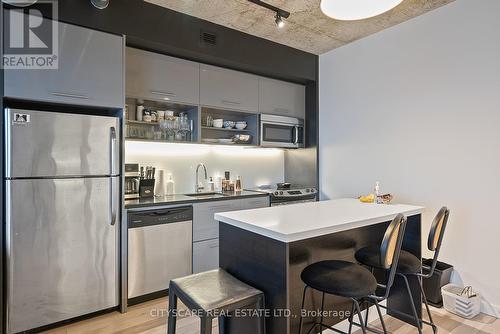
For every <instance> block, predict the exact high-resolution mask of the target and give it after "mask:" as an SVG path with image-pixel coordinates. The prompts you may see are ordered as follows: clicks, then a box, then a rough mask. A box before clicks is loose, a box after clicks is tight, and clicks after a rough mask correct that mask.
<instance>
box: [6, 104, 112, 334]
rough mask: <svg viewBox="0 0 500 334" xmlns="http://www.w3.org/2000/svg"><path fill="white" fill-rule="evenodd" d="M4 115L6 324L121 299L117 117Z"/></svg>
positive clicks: (48, 319) (51, 318) (20, 326)
mask: <svg viewBox="0 0 500 334" xmlns="http://www.w3.org/2000/svg"><path fill="white" fill-rule="evenodd" d="M4 115H5V117H6V120H5V126H6V129H5V133H6V138H5V145H6V147H5V152H6V159H5V163H6V165H5V170H6V180H5V183H6V249H7V256H6V260H7V267H6V269H7V332H8V333H17V332H20V331H24V330H28V329H32V328H38V327H41V326H45V325H48V324H52V323H56V322H59V321H63V320H67V319H70V318H74V317H78V316H81V315H85V314H89V313H92V312H96V311H99V310H104V309H107V308H111V307H114V306H117V305H118V300H119V298H118V294H119V292H118V230H119V221H120V220H119V215H120V214H119V211H120V210H119V207H120V190H119V189H120V186H119V184H120V153H119V152H120V149H119V147H120V144H119V143H120V138H119V134H120V131H119V130H120V121H119V119H118V118H115V117H108V116H90V115H83V114H67V113H56V112H47V111H33V110H15V109H6V110H5V113H4Z"/></svg>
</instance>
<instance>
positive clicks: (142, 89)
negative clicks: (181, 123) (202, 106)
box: [126, 48, 200, 105]
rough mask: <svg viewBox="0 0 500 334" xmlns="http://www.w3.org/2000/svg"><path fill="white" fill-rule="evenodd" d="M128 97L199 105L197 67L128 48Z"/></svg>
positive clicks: (157, 54)
mask: <svg viewBox="0 0 500 334" xmlns="http://www.w3.org/2000/svg"><path fill="white" fill-rule="evenodd" d="M126 62H127V66H126V81H127V84H126V92H127V96H128V97H134V98H141V99H146V100H164V101H169V102H177V103H184V104H192V105H198V104H199V96H200V84H199V80H200V79H199V75H200V65H199V64H198V63H194V62H191V61H187V60H183V59H178V58H172V57H169V56H165V55H162V54H159V53H153V52H147V51H143V50H139V49H133V48H127V52H126Z"/></svg>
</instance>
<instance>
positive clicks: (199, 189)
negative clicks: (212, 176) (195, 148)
mask: <svg viewBox="0 0 500 334" xmlns="http://www.w3.org/2000/svg"><path fill="white" fill-rule="evenodd" d="M200 167H203V170H204V171H205V181H206V180H207V179H208V176H207V167H205V165H204V164H202V163H201V162H200V163H199V164H198V166H196V183H195V186H194V190H195V191H196V192H197V193H200V192H201V191H202V190H203V189H205V187H203V186H202V185H201V184H200V183H199V181H198V180H199V178H198V170H199V169H200Z"/></svg>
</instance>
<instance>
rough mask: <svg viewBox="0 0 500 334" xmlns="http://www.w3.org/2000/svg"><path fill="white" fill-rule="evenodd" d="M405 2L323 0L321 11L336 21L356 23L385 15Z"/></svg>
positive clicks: (389, 0) (393, 0) (399, 0)
mask: <svg viewBox="0 0 500 334" xmlns="http://www.w3.org/2000/svg"><path fill="white" fill-rule="evenodd" d="M402 1H403V0H321V11H322V12H323V13H324V14H325V15H327V16H329V17H331V18H333V19H336V20H343V21H354V20H362V19H366V18H369V17H373V16H377V15H380V14H382V13H385V12H387V11H389V10H391V9H393V8H394V7H396V6H397V5H399V4H400V3H401V2H402Z"/></svg>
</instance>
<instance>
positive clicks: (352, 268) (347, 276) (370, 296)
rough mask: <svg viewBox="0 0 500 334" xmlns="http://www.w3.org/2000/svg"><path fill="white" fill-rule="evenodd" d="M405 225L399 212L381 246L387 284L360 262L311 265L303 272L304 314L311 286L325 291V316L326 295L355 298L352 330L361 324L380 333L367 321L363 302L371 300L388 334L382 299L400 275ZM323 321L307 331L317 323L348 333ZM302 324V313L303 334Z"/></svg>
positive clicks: (362, 327)
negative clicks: (354, 319) (363, 312)
mask: <svg viewBox="0 0 500 334" xmlns="http://www.w3.org/2000/svg"><path fill="white" fill-rule="evenodd" d="M405 228H406V218H405V217H404V216H403V215H401V214H399V215H397V216H396V217H395V218H394V219H393V220H392V222H391V223H390V224H389V227H388V228H387V230H386V232H385V234H384V239H383V240H382V244H381V245H380V249H379V252H380V254H381V259H382V261H381V262H382V263H383V267H384V268H385V269H387V270H389V272H390V274H389V276H388V280H387V284H385V285H383V284H378V283H377V280H376V278H375V276H373V274H372V273H371V272H370V271H369V270H368V269H366V268H364V267H363V266H361V265H359V264H356V263H352V262H348V261H339V260H329V261H321V262H317V263H313V264H311V265H309V266H307V267H306V268H305V269H304V270H303V271H302V274H301V278H302V281H303V282H304V283H305V284H306V286H305V287H304V292H303V296H302V306H301V315H302V314H303V312H302V310H303V309H304V302H305V298H306V292H307V289H309V288H310V289H314V290H317V291H319V292H321V293H322V298H321V314H322V315H323V314H324V301H325V294H330V295H335V296H340V297H345V298H349V299H350V300H351V301H352V308H351V314H350V316H349V333H351V330H352V325H356V326H359V327H361V330H362V331H363V333H366V330H367V329H368V330H370V331H375V332H378V331H377V330H375V329H372V328H368V326H367V325H366V324H364V323H363V318H362V315H361V307H360V302H363V301H366V300H370V301H372V302H373V303H374V304H375V306H376V308H377V312H378V314H379V317H380V320H381V321H382V327H383V329H384V333H387V330H386V327H385V324H384V320H383V319H382V313H381V311H380V307H379V304H378V302H379V301H380V300H384V299H386V298H387V297H388V296H389V293H390V289H391V286H392V284H393V282H394V277H395V275H396V268H397V263H398V260H399V254H400V251H401V246H402V244H403V236H404V231H405ZM378 288H379V289H381V290H382V292H384V294H383V295H382V296H378V295H377V294H376V291H377V289H378ZM355 311H356V313H357V314H358V317H359V321H360V322H359V324H358V323H355V322H354V321H353V317H354V312H355ZM323 320H324V319H323V317H321V319H320V321H319V322H317V321H315V322H314V324H313V325H312V326H311V328H310V329H309V331H308V332H307V333H308V334H309V333H310V332H311V331H312V330H313V329H315V328H316V327H317V326H320V329H321V330H322V329H324V328H327V329H331V330H333V331H335V332H337V333H344V332H342V331H340V330H338V329H336V328H333V327H331V326H329V325H326V324H325V323H324V322H323ZM302 325H303V317H302V316H301V317H300V323H299V334H301V333H302ZM344 334H345V333H344Z"/></svg>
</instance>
